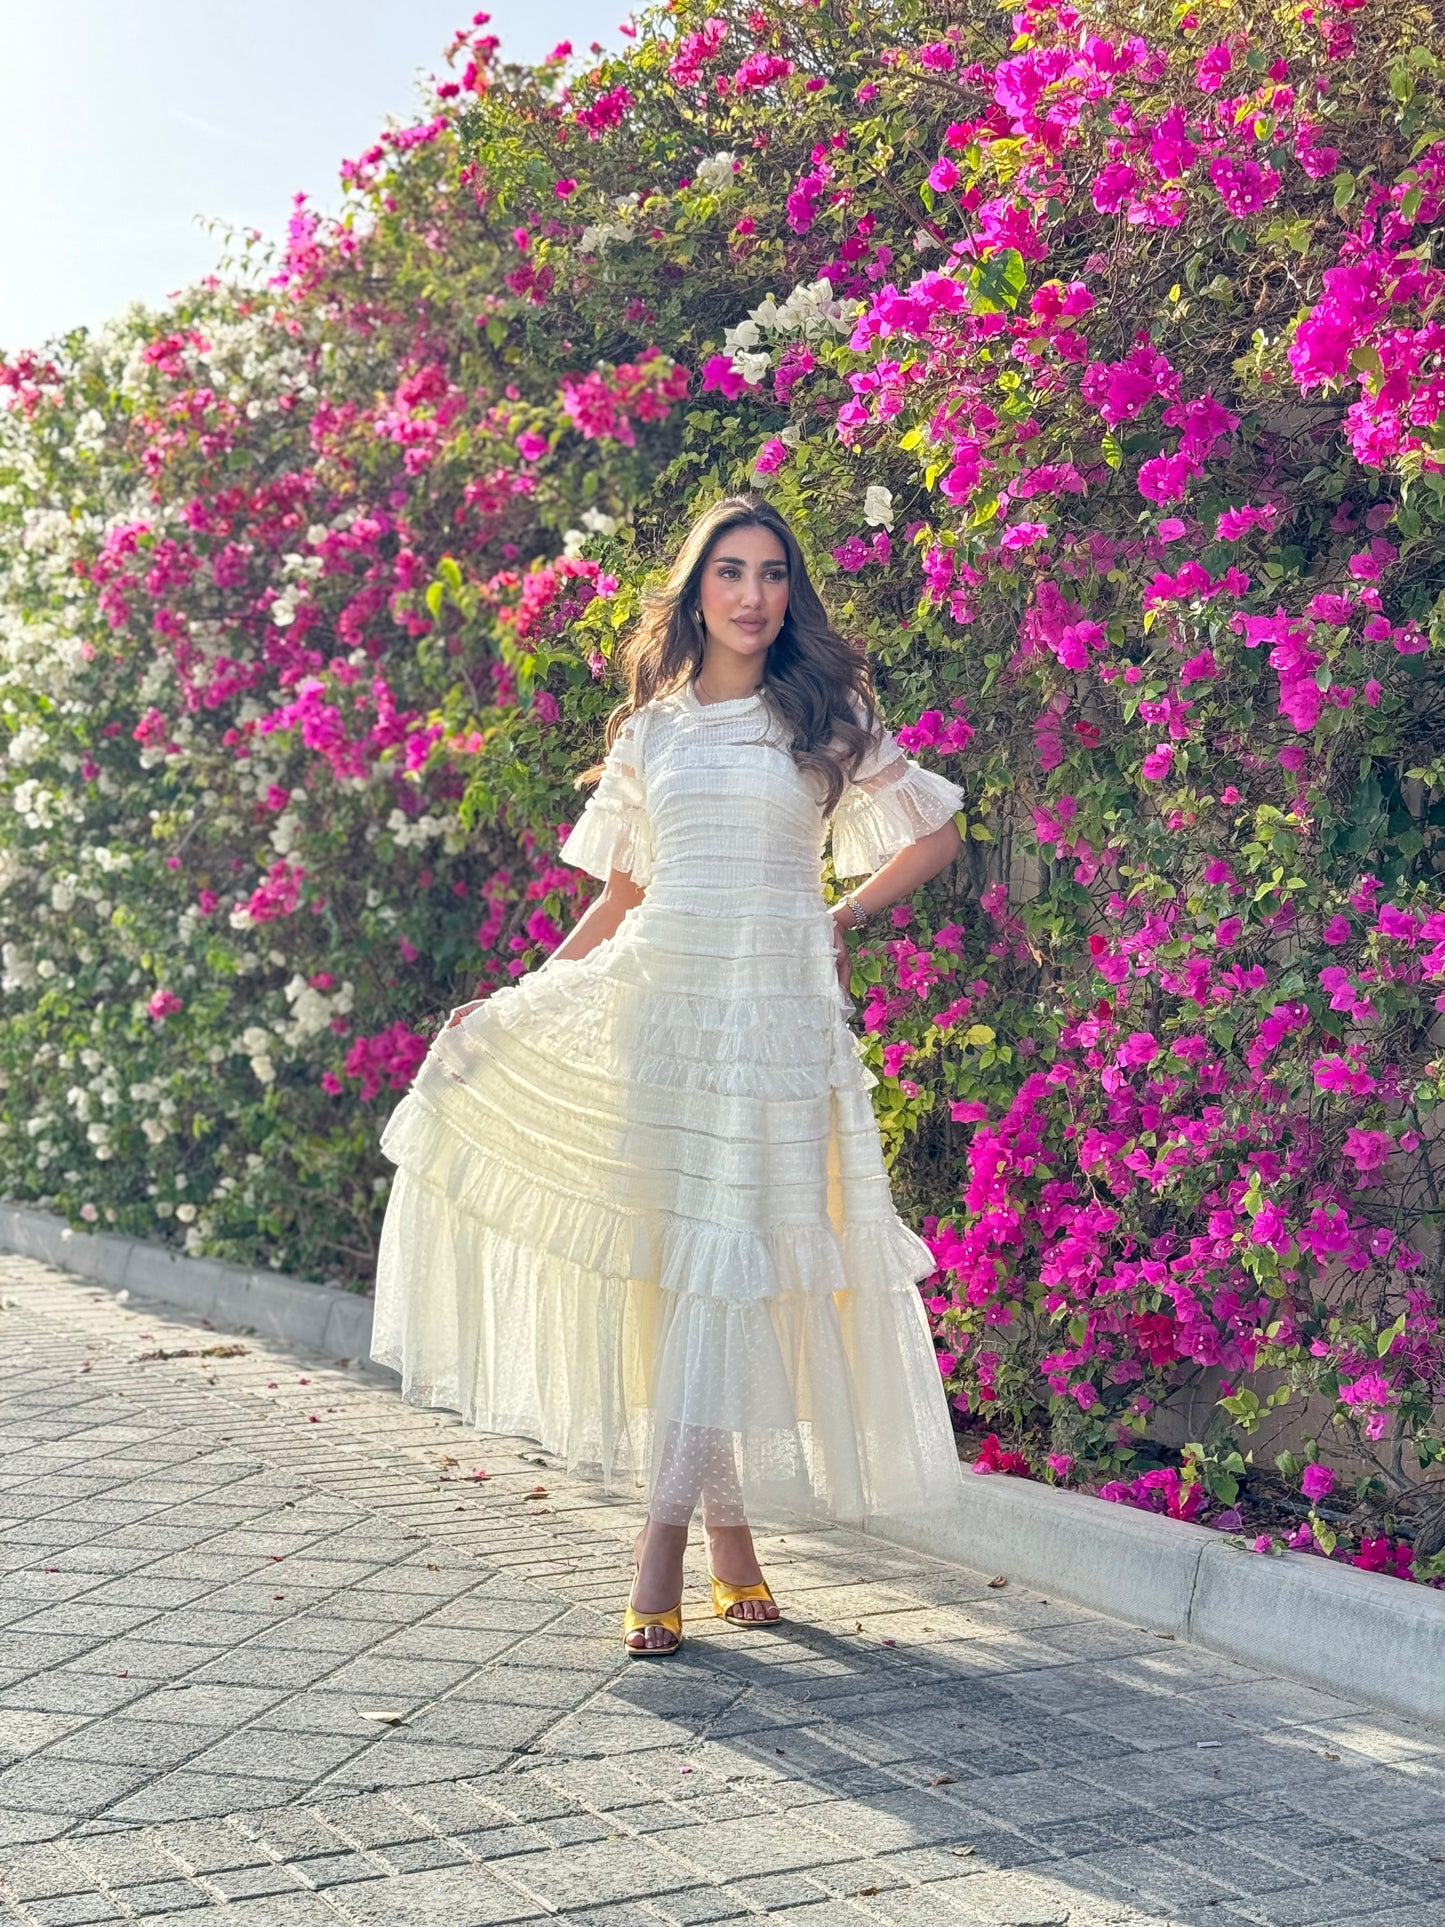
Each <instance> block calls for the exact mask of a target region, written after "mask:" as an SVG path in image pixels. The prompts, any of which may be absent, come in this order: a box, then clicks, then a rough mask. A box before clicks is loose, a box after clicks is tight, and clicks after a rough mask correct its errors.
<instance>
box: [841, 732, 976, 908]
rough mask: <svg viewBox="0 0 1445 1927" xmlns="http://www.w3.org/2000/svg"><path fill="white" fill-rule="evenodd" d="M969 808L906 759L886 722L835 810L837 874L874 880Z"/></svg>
mask: <svg viewBox="0 0 1445 1927" xmlns="http://www.w3.org/2000/svg"><path fill="white" fill-rule="evenodd" d="M963 806H964V794H963V791H962V790H961V789H960V788H959V787H958V785H957V784H956V783H950V782H949V780H948V778H947V777H946V776H939V775H937V774H936V772H935V771H933V770H931V769H925V768H924V767H923V765H922V764H921V763H915V762H913V761H911V760H910V758H909V757H907V756H906V755H905V754H904V752H903V749H902V747H901V746H900V744H899V742H898V738H897V737H896V736H895V735H894V734H893V732H892V730H890V729H888V728H886V727H885V726H884V725H883V723H882V722H881V721H877V722H875V724H874V727H873V741H872V743H871V744H870V746H869V748H868V749H867V750H866V751H865V752H864V756H863V760H862V762H861V763H860V764H859V765H858V770H857V773H856V775H855V776H854V777H853V779H852V781H851V782H850V783H849V784H848V786H847V788H846V789H845V790H844V791H843V794H842V796H841V797H840V798H839V799H838V803H837V805H836V807H835V809H834V811H833V816H832V837H833V871H834V874H835V875H836V876H840V877H861V876H870V875H871V874H872V873H873V871H874V870H876V869H878V868H879V867H880V866H881V865H882V864H884V863H886V862H887V861H888V859H889V857H891V856H897V854H898V852H899V851H900V850H906V849H907V848H908V845H909V844H910V843H916V842H917V841H918V839H919V838H920V837H922V836H927V835H928V834H929V833H930V832H931V831H933V830H939V829H942V828H943V825H944V824H945V823H947V822H948V821H949V819H950V818H951V817H953V816H955V815H957V813H958V811H959V810H961V809H962V808H963Z"/></svg>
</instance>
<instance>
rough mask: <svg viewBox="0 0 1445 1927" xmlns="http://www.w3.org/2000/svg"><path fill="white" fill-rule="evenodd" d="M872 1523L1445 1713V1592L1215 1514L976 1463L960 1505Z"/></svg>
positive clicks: (1296, 1673)
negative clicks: (1234, 1533) (1097, 1495)
mask: <svg viewBox="0 0 1445 1927" xmlns="http://www.w3.org/2000/svg"><path fill="white" fill-rule="evenodd" d="M869 1530H870V1531H871V1532H873V1533H875V1534H876V1535H877V1536H878V1537H879V1538H884V1539H891V1540H893V1541H895V1542H896V1543H898V1544H900V1545H906V1546H909V1547H911V1548H912V1549H913V1550H915V1551H917V1552H928V1553H932V1554H933V1555H934V1556H935V1557H937V1558H940V1559H947V1560H950V1561H952V1562H954V1563H955V1564H958V1565H964V1566H972V1567H974V1568H975V1569H982V1570H987V1571H989V1572H992V1573H1004V1574H1006V1575H1007V1576H1008V1577H1009V1578H1011V1579H1015V1580H1018V1581H1020V1582H1021V1583H1022V1584H1024V1585H1026V1586H1036V1587H1039V1588H1041V1589H1042V1590H1043V1591H1044V1592H1046V1593H1048V1594H1049V1595H1050V1596H1051V1597H1053V1598H1059V1599H1067V1600H1069V1601H1071V1602H1072V1603H1073V1604H1075V1605H1078V1606H1089V1607H1092V1608H1093V1609H1094V1610H1095V1611H1097V1612H1102V1613H1108V1614H1110V1615H1111V1616H1112V1617H1114V1618H1116V1619H1124V1620H1128V1621H1130V1622H1132V1623H1133V1624H1134V1625H1136V1626H1147V1627H1148V1628H1149V1630H1150V1631H1151V1632H1156V1633H1165V1634H1168V1635H1170V1636H1172V1637H1174V1638H1176V1639H1187V1640H1192V1641H1193V1642H1194V1643H1195V1644H1196V1645H1199V1646H1204V1647H1207V1648H1208V1649H1209V1651H1210V1652H1214V1653H1220V1654H1222V1655H1223V1656H1224V1657H1225V1658H1227V1659H1233V1660H1237V1661H1239V1663H1240V1664H1241V1665H1244V1666H1254V1667H1258V1668H1259V1669H1260V1670H1261V1671H1262V1672H1270V1673H1284V1674H1287V1675H1288V1676H1289V1677H1290V1678H1292V1679H1297V1680H1302V1681H1304V1682H1305V1683H1306V1684H1307V1685H1310V1686H1317V1687H1321V1688H1323V1689H1324V1691H1326V1692H1330V1693H1338V1694H1339V1695H1340V1696H1341V1697H1342V1698H1344V1699H1351V1700H1357V1701H1365V1702H1368V1703H1369V1704H1371V1705H1373V1706H1379V1707H1383V1708H1387V1709H1388V1710H1389V1711H1390V1712H1393V1713H1403V1714H1404V1715H1405V1716H1406V1717H1407V1718H1408V1719H1417V1720H1431V1721H1437V1722H1441V1723H1445V1593H1440V1592H1437V1591H1436V1590H1434V1588H1432V1587H1429V1586H1412V1585H1408V1584H1402V1582H1401V1581H1400V1580H1398V1579H1387V1578H1385V1577H1383V1576H1382V1575H1381V1574H1379V1573H1373V1572H1360V1571H1359V1570H1358V1569H1357V1568H1355V1567H1353V1566H1344V1565H1335V1564H1333V1563H1332V1562H1328V1561H1326V1560H1323V1559H1319V1558H1315V1557H1313V1556H1311V1555H1310V1554H1308V1553H1286V1554H1285V1555H1284V1556H1283V1557H1282V1558H1271V1557H1269V1556H1267V1555H1262V1554H1260V1553H1257V1552H1253V1551H1245V1550H1242V1549H1241V1548H1240V1547H1238V1546H1232V1545H1230V1544H1229V1543H1228V1542H1227V1541H1226V1540H1225V1539H1223V1538H1222V1537H1221V1536H1220V1535H1219V1534H1218V1533H1216V1532H1211V1531H1209V1530H1208V1528H1207V1527H1204V1526H1193V1525H1185V1524H1183V1523H1181V1522H1180V1521H1178V1520H1175V1519H1164V1518H1161V1517H1159V1515H1158V1514H1157V1513H1152V1512H1141V1511H1139V1510H1137V1509H1136V1508H1135V1507H1132V1506H1124V1505H1109V1504H1107V1503H1106V1502H1104V1501H1102V1500H1099V1499H1094V1498H1089V1497H1087V1496H1086V1495H1084V1494H1082V1493H1077V1492H1060V1491H1056V1490H1055V1489H1054V1488H1053V1487H1052V1486H1046V1485H1035V1484H1033V1483H1032V1482H1031V1481H1029V1480H1027V1479H1013V1478H1008V1477H1006V1476H1001V1475H999V1474H995V1473H990V1474H987V1475H981V1474H978V1473H974V1472H970V1471H968V1470H967V1469H965V1472H964V1476H963V1481H962V1489H961V1490H960V1492H959V1495H958V1498H957V1500H956V1501H955V1502H954V1504H953V1505H952V1506H951V1507H950V1508H949V1510H948V1512H947V1514H946V1515H943V1516H940V1515H939V1514H937V1513H933V1514H929V1515H928V1516H926V1517H923V1516H920V1517H917V1518H908V1517H904V1516H901V1515H900V1516H898V1517H894V1518H888V1517H884V1518H879V1519H876V1520H874V1521H873V1522H872V1524H871V1525H870V1527H869Z"/></svg>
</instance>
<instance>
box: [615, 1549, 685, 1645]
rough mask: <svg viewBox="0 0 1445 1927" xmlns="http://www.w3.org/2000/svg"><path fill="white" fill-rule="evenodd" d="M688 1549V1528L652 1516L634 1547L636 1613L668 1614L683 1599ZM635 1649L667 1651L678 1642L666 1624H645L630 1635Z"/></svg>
mask: <svg viewBox="0 0 1445 1927" xmlns="http://www.w3.org/2000/svg"><path fill="white" fill-rule="evenodd" d="M686 1551H687V1527H686V1526H665V1525H659V1524H658V1522H657V1521H656V1520H655V1519H649V1520H648V1522H647V1524H646V1525H645V1526H644V1527H643V1528H642V1531H641V1532H639V1533H638V1535H637V1538H636V1541H635V1542H634V1544H633V1547H632V1557H633V1561H634V1563H635V1564H636V1566H637V1573H636V1576H635V1577H634V1579H633V1582H632V1600H631V1604H632V1607H633V1610H634V1611H635V1612H640V1613H665V1612H671V1611H672V1609H673V1608H674V1607H675V1606H676V1605H677V1604H678V1603H679V1602H680V1601H681V1599H682V1559H683V1554H684V1553H685V1552H686ZM627 1644H628V1645H629V1646H631V1647H632V1648H633V1650H634V1651H635V1652H641V1651H642V1649H643V1648H644V1647H646V1648H647V1649H648V1650H649V1651H650V1652H657V1651H666V1650H668V1649H669V1648H671V1647H673V1646H675V1645H676V1644H677V1641H676V1639H674V1637H673V1635H672V1633H671V1632H670V1631H669V1629H668V1628H667V1627H666V1626H644V1627H642V1628H641V1629H640V1630H639V1631H637V1632H635V1633H629V1634H628V1635H627Z"/></svg>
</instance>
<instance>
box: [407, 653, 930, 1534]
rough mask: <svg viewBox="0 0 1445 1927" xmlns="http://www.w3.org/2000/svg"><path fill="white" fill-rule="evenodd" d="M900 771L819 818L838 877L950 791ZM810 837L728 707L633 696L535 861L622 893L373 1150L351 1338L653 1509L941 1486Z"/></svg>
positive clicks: (805, 809) (479, 1013)
mask: <svg viewBox="0 0 1445 1927" xmlns="http://www.w3.org/2000/svg"><path fill="white" fill-rule="evenodd" d="M899 760H900V758H899V754H898V751H897V749H896V745H894V746H893V748H892V749H891V751H890V748H889V743H888V741H881V742H880V744H879V748H878V753H877V755H876V756H875V757H874V758H873V759H871V762H872V764H873V765H874V767H871V768H865V770H864V771H861V772H860V778H861V779H862V780H863V781H867V780H868V779H870V778H871V777H873V776H875V775H883V776H884V777H885V780H883V781H882V782H881V783H879V785H878V787H877V788H876V789H874V790H868V789H865V788H862V787H861V785H860V786H858V795H857V796H856V797H854V796H853V795H852V794H851V793H850V794H849V795H847V796H845V798H844V799H843V802H842V803H840V805H839V810H838V812H837V813H835V819H834V836H835V840H836V838H837V836H838V834H839V827H838V818H839V816H841V815H842V814H843V812H844V811H845V810H846V811H848V812H849V815H848V817H847V819H846V820H847V830H848V835H849V836H850V837H851V839H852V841H851V843H848V844H846V845H845V847H846V848H848V849H849V850H850V851H851V853H852V856H854V857H857V856H859V855H863V856H865V857H866V859H867V860H866V863H865V864H864V865H863V866H862V867H865V868H868V869H872V868H875V867H877V864H878V862H880V861H882V860H884V859H883V856H880V855H878V854H877V852H878V851H879V850H880V849H882V848H883V847H884V846H885V845H891V846H892V847H891V848H888V849H887V850H886V852H885V854H891V853H892V849H893V848H902V847H903V846H904V845H905V844H906V843H908V842H910V841H911V840H913V838H914V837H915V836H917V835H919V834H921V833H923V832H922V831H921V830H920V829H919V828H918V827H916V826H917V825H918V824H919V823H923V824H924V825H925V826H926V827H927V828H936V827H938V825H939V824H940V823H941V822H944V821H947V819H948V817H949V816H950V815H952V813H953V811H954V810H956V809H957V808H958V807H960V804H961V801H962V798H961V793H960V792H959V791H958V790H957V789H956V788H955V787H954V786H953V785H951V784H948V783H946V782H945V780H944V779H943V778H941V777H934V776H932V775H931V773H929V772H926V771H922V770H918V769H917V766H916V765H907V766H906V767H905V769H904V771H903V773H902V774H897V773H895V771H894V766H895V765H896V764H897V762H898V761H899ZM920 778H926V779H927V780H926V781H919V779H920ZM945 805H947V806H948V807H945ZM824 829H825V825H824V823H823V819H822V814H821V810H820V808H819V806H818V803H817V801H816V799H815V797H814V795H813V794H812V793H811V791H810V789H809V786H808V784H807V783H806V782H805V780H804V779H803V778H802V777H801V776H800V774H799V772H798V771H797V768H796V766H795V765H794V764H793V761H792V758H791V756H790V755H789V754H788V752H787V749H786V744H785V741H784V740H782V739H781V738H780V736H779V733H778V725H777V724H776V723H775V722H773V721H772V720H771V718H770V715H769V713H768V712H767V711H766V706H765V705H764V704H763V702H762V700H761V699H760V698H757V697H753V698H743V699H741V700H740V701H737V702H730V703H714V704H709V705H706V706H704V705H702V704H700V703H698V702H697V700H696V698H694V697H693V696H692V695H691V691H690V690H688V691H683V692H680V693H678V694H675V695H673V696H671V697H667V698H662V699H660V700H659V701H657V702H655V703H653V704H650V705H649V706H648V708H647V709H646V710H645V711H643V712H641V713H640V714H639V715H638V716H635V717H632V718H630V719H629V722H628V725H627V727H626V729H625V730H624V731H623V732H622V733H621V734H620V735H619V737H618V740H617V742H616V743H614V745H613V748H612V751H611V752H610V754H609V757H608V767H607V771H606V774H605V775H604V777H603V778H602V781H601V782H600V783H599V785H598V786H597V789H596V790H595V791H594V793H593V795H592V797H591V798H590V799H589V801H588V803H587V806H586V808H585V809H584V811H583V813H582V816H581V818H580V819H579V821H578V823H577V825H576V826H575V827H574V829H573V830H572V831H571V833H570V835H569V836H568V837H567V839H566V843H565V845H564V848H563V856H564V858H565V859H566V860H567V861H569V862H572V863H575V864H576V865H578V867H580V868H582V869H584V870H586V871H588V872H589V873H590V874H592V875H595V876H599V877H605V876H606V875H607V874H608V872H609V870H611V869H614V868H615V869H622V870H626V871H628V872H629V873H631V874H632V875H633V876H635V877H637V878H638V880H639V881H643V880H645V881H646V882H647V885H648V889H647V895H646V897H645V898H644V900H643V901H642V903H640V904H639V905H637V906H636V907H635V908H634V909H631V910H629V911H628V913H627V915H626V916H625V917H624V919H623V921H622V923H621V925H620V926H619V928H618V930H617V931H616V933H615V934H614V935H613V937H611V938H610V939H608V940H607V941H606V942H604V943H602V944H600V945H598V946H597V947H596V949H594V950H593V951H592V952H590V953H589V955H588V956H586V957H584V958H582V959H579V960H575V961H559V960H557V959H555V958H554V959H551V960H549V961H548V962H547V963H546V964H544V965H543V966H542V967H541V968H540V969H539V970H537V971H534V972H532V973H531V974H530V975H529V976H527V977H524V978H522V979H520V980H519V981H518V982H516V983H515V984H513V985H510V986H508V987H506V988H505V989H502V990H499V991H496V992H494V993H493V995H492V996H491V997H490V998H489V999H488V1000H487V1001H486V1002H485V1003H484V1004H482V1005H481V1006H480V1007H479V1008H478V1009H477V1010H475V1011H473V1012H471V1013H470V1014H469V1015H468V1016H466V1017H465V1018H463V1019H462V1020H461V1021H460V1022H458V1023H457V1024H455V1025H454V1026H452V1027H451V1028H448V1029H444V1030H443V1031H442V1033H441V1034H440V1036H439V1037H438V1038H437V1039H436V1041H435V1043H434V1044H433V1045H432V1048H431V1050H430V1052H429V1053H428V1056H427V1058H426V1060H425V1062H424V1063H423V1064H422V1066H421V1068H420V1070H419V1071H418V1073H417V1076H416V1079H415V1080H414V1083H413V1085H412V1087H411V1089H410V1090H409V1091H408V1093H407V1095H406V1096H405V1097H404V1098H403V1099H402V1101H401V1102H400V1104H399V1105H398V1106H397V1108H396V1110H395V1111H394V1112H393V1114H392V1116H391V1118H390V1120H389V1121H388V1124H387V1126H386V1129H385V1131H384V1133H383V1137H382V1148H383V1150H384V1151H385V1153H386V1155H387V1156H388V1157H389V1158H391V1159H392V1160H393V1161H394V1162H395V1164H396V1165H397V1171H396V1174H395V1179H394V1183H393V1188H392V1195H391V1201H390V1204H389V1207H388V1210H387V1215H386V1221H385V1224H384V1227H383V1232H382V1240H381V1248H380V1253H379V1258H378V1266H377V1297H376V1320H375V1335H374V1338H373V1346H372V1352H373V1356H374V1357H375V1358H377V1359H379V1360H380V1361H381V1362H383V1363H386V1364H389V1365H392V1366H394V1367H395V1368H396V1369H397V1370H399V1371H400V1372H401V1374H402V1377H403V1384H404V1390H405V1393H406V1395H407V1397H409V1398H412V1399H415V1400H417V1401H419V1402H422V1403H427V1404H433V1405H442V1406H447V1407H450V1408H453V1409H455V1410H459V1411H461V1412H462V1413H463V1414H464V1415H465V1416H466V1417H467V1419H468V1420H469V1421H470V1422H471V1423H473V1424H475V1425H477V1426H479V1427H480V1428H482V1429H484V1430H487V1431H495V1432H508V1433H517V1434H521V1435H523V1436H526V1437H530V1438H535V1439H538V1440H539V1441H540V1442H541V1443H542V1444H543V1445H544V1446H545V1447H546V1448H547V1449H549V1450H550V1451H553V1452H556V1453H558V1454H560V1455H563V1456H565V1458H566V1461H567V1463H568V1464H569V1466H572V1467H574V1468H576V1469H579V1470H585V1471H589V1472H592V1473H594V1474H596V1475H599V1476H600V1477H601V1478H602V1479H604V1480H605V1481H606V1482H607V1483H608V1484H609V1485H612V1486H614V1487H617V1488H620V1489H623V1490H627V1491H630V1492H635V1491H637V1490H638V1489H639V1488H645V1489H646V1490H647V1493H648V1495H649V1498H650V1501H651V1504H652V1509H653V1510H654V1512H655V1513H656V1515H657V1516H659V1517H665V1516H669V1514H675V1515H676V1516H677V1517H678V1518H679V1519H683V1518H686V1517H687V1515H688V1513H689V1512H690V1511H691V1509H692V1508H693V1507H694V1506H695V1505H697V1504H698V1503H701V1504H702V1506H703V1510H704V1513H705V1515H706V1516H707V1517H709V1518H712V1519H713V1520H714V1522H717V1523H730V1522H733V1521H734V1520H735V1519H736V1518H740V1517H741V1516H742V1508H743V1507H746V1508H747V1509H748V1510H749V1511H751V1512H758V1511H762V1512H768V1513H775V1514H789V1515H794V1516H797V1515H801V1516H804V1517H808V1518H813V1519H821V1520H833V1519H836V1520H857V1519H861V1518H864V1517H866V1516H867V1515H868V1514H870V1513H874V1512H880V1511H889V1512H891V1511H899V1510H905V1509H909V1508H912V1507H916V1506H920V1505H929V1504H932V1503H936V1502H937V1501H938V1500H939V1499H940V1498H942V1497H944V1496H946V1495H947V1493H948V1492H949V1491H950V1490H952V1489H954V1488H955V1487H956V1484H957V1480H958V1476H959V1475H958V1465H957V1456H956V1452H955V1449H954V1446H953V1440H952V1430H951V1426H950V1424H949V1418H948V1412H947V1406H946V1403H945V1401H944V1398H943V1394H942V1391H941V1387H940V1382H939V1376H938V1370H937V1366H936V1363H935V1361H934V1355H933V1346H932V1341H931V1339H930V1337H929V1333H928V1327H927V1319H926V1316H925V1314H924V1310H923V1306H922V1303H921V1300H920V1298H919V1295H918V1291H917V1283H918V1281H919V1280H920V1279H922V1278H923V1277H925V1276H926V1275H927V1274H928V1272H929V1271H930V1270H931V1269H932V1258H931V1255H930V1254H929V1251H928V1248H927V1246H926V1245H924V1243H923V1241H922V1240H921V1239H920V1238H918V1237H917V1236H916V1235H915V1234H914V1233H913V1232H912V1231H911V1230H909V1229H908V1227H907V1226H906V1225H904V1224H903V1222H902V1221H901V1219H900V1218H899V1217H898V1215H897V1213H896V1211H895V1209H894V1206H893V1202H892V1196H891V1193H890V1189H889V1184H888V1178H887V1172H886V1169H885V1166H884V1163H883V1156H882V1147H881V1143H880V1140H879V1135H878V1129H877V1125H876V1122H875V1120H874V1117H873V1112H872V1107H871V1104H870V1101H869V1098H868V1088H869V1086H870V1085H871V1084H872V1083H873V1082H874V1079H873V1077H872V1075H871V1073H870V1072H869V1071H868V1070H867V1068H866V1066H865V1065H863V1064H862V1063H861V1061H860V1060H859V1057H858V1052H857V1047H856V1043H855V1040H854V1037H853V1034H852V1032H851V1031H850V1030H849V1029H848V1025H847V1015H848V1012H849V1010H850V1009H851V1005H850V1004H849V1002H848V1000H847V998H846V997H845V996H844V995H843V993H842V991H841V990H840V988H839V986H838V982H837V978H836V975H835V973H834V966H833V947H832V935H831V923H830V920H829V917H828V914H827V910H826V906H825V904H824V901H823V897H822V890H821V882H820V856H821V849H822V840H823V834H824ZM855 874H861V868H860V870H859V871H858V872H855Z"/></svg>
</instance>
